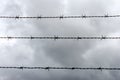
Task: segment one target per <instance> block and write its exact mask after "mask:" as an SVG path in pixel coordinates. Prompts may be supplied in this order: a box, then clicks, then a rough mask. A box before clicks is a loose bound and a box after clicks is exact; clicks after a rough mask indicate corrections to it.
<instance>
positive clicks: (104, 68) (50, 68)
mask: <svg viewBox="0 0 120 80" xmlns="http://www.w3.org/2000/svg"><path fill="white" fill-rule="evenodd" d="M0 69H22V70H23V69H35V70H36V69H43V70H101V71H102V70H120V68H107V67H86V68H85V67H24V66H20V67H8V66H0Z"/></svg>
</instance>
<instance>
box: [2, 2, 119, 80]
mask: <svg viewBox="0 0 120 80" xmlns="http://www.w3.org/2000/svg"><path fill="white" fill-rule="evenodd" d="M118 2H119V1H117V0H109V1H108V0H106V1H104V0H101V1H98V0H90V1H89V0H84V1H81V0H80V1H79V0H74V1H73V0H69V1H68V0H62V1H61V0H51V1H48V0H44V1H42V0H34V1H30V0H21V1H18V0H5V1H4V2H2V3H1V4H2V6H0V8H1V10H0V15H12V16H14V15H22V16H36V15H37V16H38V15H44V16H46V15H48V16H49V15H62V14H65V15H82V14H86V15H103V14H106V13H110V14H117V13H119V11H118V9H119V7H120V6H119V4H118ZM114 11H116V13H115V12H114ZM0 22H1V23H0V25H1V26H2V27H0V33H1V35H18V36H19V35H23V36H28V35H29V36H30V35H33V36H38V35H40V36H43V35H45V36H51V35H52V36H54V35H58V36H101V35H103V34H105V35H106V36H110V35H113V36H114V35H116V36H118V35H119V18H118V19H117V18H115V19H113V18H110V19H63V20H57V19H55V20H51V19H50V20H49V19H48V20H46V19H44V20H26V19H25V20H12V19H10V20H0ZM0 44H1V45H0V50H1V52H0V54H1V57H0V65H3V66H4V65H5V66H21V65H24V66H70V67H71V66H81V67H99V66H103V67H119V45H118V44H119V40H103V41H101V40H97V41H96V40H82V41H78V40H57V41H53V40H9V41H8V40H0ZM119 74H120V73H119V72H117V71H102V72H101V71H67V70H63V71H60V70H55V71H54V70H51V71H45V70H40V71H39V70H38V71H37V70H30V71H29V70H23V71H22V70H21V71H19V70H1V71H0V79H1V80H16V79H17V80H33V79H35V80H96V79H97V80H103V79H106V80H113V79H115V80H119Z"/></svg>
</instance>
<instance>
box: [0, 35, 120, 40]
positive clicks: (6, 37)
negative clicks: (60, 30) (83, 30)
mask: <svg viewBox="0 0 120 80" xmlns="http://www.w3.org/2000/svg"><path fill="white" fill-rule="evenodd" d="M0 39H8V40H9V39H31V40H33V39H53V40H59V39H76V40H84V39H85V40H86V39H99V40H105V39H120V36H116V37H115V36H113V37H106V36H101V37H80V36H76V37H70V36H67V37H63V36H53V37H51V36H43V37H42V36H34V37H33V36H30V37H29V36H28V37H23V36H22V37H20V36H0Z"/></svg>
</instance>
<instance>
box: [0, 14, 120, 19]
mask: <svg viewBox="0 0 120 80" xmlns="http://www.w3.org/2000/svg"><path fill="white" fill-rule="evenodd" d="M113 17H120V15H108V14H107V15H103V16H87V15H81V16H80V15H78V16H64V15H62V16H0V18H9V19H10V18H13V19H50V18H52V19H55V18H58V19H63V18H113Z"/></svg>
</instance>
